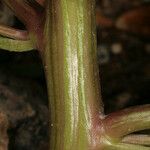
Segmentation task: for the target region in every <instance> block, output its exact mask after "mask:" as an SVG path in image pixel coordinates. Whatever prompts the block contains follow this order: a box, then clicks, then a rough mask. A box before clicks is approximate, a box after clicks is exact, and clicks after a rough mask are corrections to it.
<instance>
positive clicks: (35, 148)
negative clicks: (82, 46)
mask: <svg viewBox="0 0 150 150" xmlns="http://www.w3.org/2000/svg"><path fill="white" fill-rule="evenodd" d="M0 23H2V24H6V25H9V26H12V27H15V28H20V29H24V25H23V24H22V23H21V22H20V21H19V20H18V19H17V18H16V17H15V16H14V15H13V13H12V12H11V11H10V10H9V9H8V8H7V7H6V6H4V5H3V4H2V3H1V2H0ZM96 25H97V47H98V48H97V53H98V64H99V69H100V77H101V81H100V83H101V88H102V89H101V91H102V97H103V101H104V104H105V113H106V114H108V113H110V112H113V111H116V110H120V109H122V108H126V107H129V106H134V105H141V104H147V103H149V102H150V101H149V100H150V86H149V85H150V69H149V68H150V61H149V60H150V59H149V55H150V0H132V1H131V0H97V1H96ZM47 106H48V102H47V91H46V82H45V78H44V71H43V67H42V64H41V60H40V57H39V55H38V53H37V52H36V51H35V50H34V51H31V52H25V53H13V52H7V51H4V50H0V114H3V116H4V119H3V120H2V119H1V120H0V134H1V135H3V137H2V139H0V146H1V147H5V144H7V141H8V139H9V150H13V149H15V150H29V149H30V150H43V149H44V150H46V149H47V147H48V132H47V131H48V107H47ZM7 122H9V126H7V125H6V124H7ZM7 129H8V132H6V130H7ZM1 141H3V142H1ZM4 141H6V143H5V142H4ZM1 143H3V144H1Z"/></svg>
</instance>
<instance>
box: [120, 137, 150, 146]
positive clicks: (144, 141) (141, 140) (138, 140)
mask: <svg viewBox="0 0 150 150" xmlns="http://www.w3.org/2000/svg"><path fill="white" fill-rule="evenodd" d="M122 142H124V143H130V144H139V145H146V146H150V135H143V134H131V135H127V136H125V137H124V138H123V139H122Z"/></svg>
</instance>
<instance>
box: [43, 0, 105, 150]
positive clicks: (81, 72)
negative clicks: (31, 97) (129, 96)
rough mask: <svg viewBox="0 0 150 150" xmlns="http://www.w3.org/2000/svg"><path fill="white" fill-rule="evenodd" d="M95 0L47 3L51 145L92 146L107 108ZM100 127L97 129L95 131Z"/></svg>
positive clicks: (55, 148) (67, 148) (73, 149)
mask: <svg viewBox="0 0 150 150" xmlns="http://www.w3.org/2000/svg"><path fill="white" fill-rule="evenodd" d="M94 7H95V5H94V0H51V1H48V3H47V16H46V19H47V20H46V25H45V36H44V37H45V43H46V48H45V51H44V54H43V55H44V58H43V61H44V65H45V70H46V77H47V83H48V92H49V103H50V113H51V117H50V122H51V130H50V140H51V141H50V150H60V149H61V150H87V149H90V148H91V149H92V147H93V146H95V142H96V141H95V139H94V137H93V135H94V134H97V133H96V132H95V131H94V130H96V126H97V124H98V121H99V115H100V113H102V112H103V105H102V102H101V101H100V100H101V97H100V88H99V82H98V81H99V76H98V68H97V62H96V42H95V41H96V40H95V21H94ZM94 132H95V133H94Z"/></svg>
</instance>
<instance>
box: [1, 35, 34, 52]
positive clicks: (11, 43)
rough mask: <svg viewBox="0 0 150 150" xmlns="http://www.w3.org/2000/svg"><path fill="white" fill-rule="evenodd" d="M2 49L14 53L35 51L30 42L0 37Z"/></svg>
mask: <svg viewBox="0 0 150 150" xmlns="http://www.w3.org/2000/svg"><path fill="white" fill-rule="evenodd" d="M0 49H4V50H8V51H13V52H25V51H30V50H33V49H35V46H34V45H33V43H32V41H30V40H27V41H22V40H13V39H9V38H5V37H1V36H0Z"/></svg>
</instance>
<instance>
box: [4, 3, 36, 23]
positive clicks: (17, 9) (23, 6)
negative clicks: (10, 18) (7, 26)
mask: <svg viewBox="0 0 150 150" xmlns="http://www.w3.org/2000/svg"><path fill="white" fill-rule="evenodd" d="M2 2H4V3H6V4H7V5H8V6H9V7H10V8H11V9H12V11H14V13H15V15H16V16H17V17H18V18H19V19H20V20H21V21H23V23H25V24H26V25H28V24H33V22H34V21H35V19H36V20H37V17H38V14H37V13H38V12H37V11H36V10H35V9H34V8H33V7H31V6H30V5H28V1H27V0H25V1H24V0H2Z"/></svg>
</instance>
